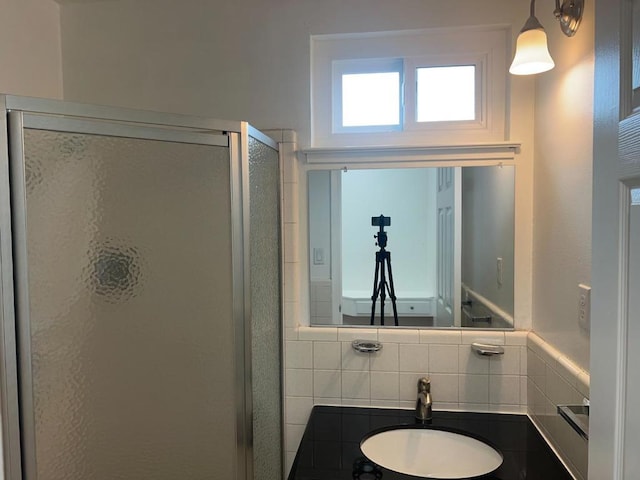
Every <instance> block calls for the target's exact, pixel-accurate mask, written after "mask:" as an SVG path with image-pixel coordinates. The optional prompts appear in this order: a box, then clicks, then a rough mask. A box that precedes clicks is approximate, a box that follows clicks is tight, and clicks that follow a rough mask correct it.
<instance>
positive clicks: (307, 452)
mask: <svg viewBox="0 0 640 480" xmlns="http://www.w3.org/2000/svg"><path fill="white" fill-rule="evenodd" d="M413 414H414V412H413V411H412V410H392V409H379V408H355V407H324V406H316V407H314V408H313V411H312V412H311V417H310V418H309V422H308V423H307V428H306V430H305V432H304V436H303V437H302V442H301V443H300V447H299V448H298V453H297V455H296V458H295V460H294V462H293V466H292V468H291V472H290V474H289V480H343V479H344V480H416V478H419V477H415V476H412V475H405V474H401V473H397V472H393V471H391V470H387V469H385V468H383V467H380V466H377V465H375V464H373V463H371V462H370V461H368V460H367V459H366V458H365V457H364V456H363V454H362V452H361V451H360V442H361V440H362V439H363V437H365V435H367V434H368V433H370V432H371V431H372V430H376V429H379V428H384V427H389V426H393V425H415V424H416V422H415V420H414V417H413ZM431 425H433V426H434V427H442V428H452V429H457V430H463V431H465V432H469V433H471V434H474V435H477V436H480V437H482V438H484V439H486V440H487V441H488V442H489V443H491V444H492V445H493V446H494V447H497V448H498V449H499V450H500V451H501V452H502V455H503V456H504V461H503V462H502V465H501V466H500V467H499V468H498V469H497V470H495V471H494V472H492V473H490V474H488V475H483V476H481V477H474V478H477V479H483V480H565V479H566V480H571V479H572V476H571V475H570V474H569V473H568V472H567V470H566V469H565V468H564V466H563V465H562V463H561V462H560V461H559V460H558V458H557V457H556V456H555V454H554V453H553V452H552V451H551V449H550V448H549V446H548V445H547V443H546V442H545V441H544V440H543V438H542V437H541V436H540V434H539V433H538V430H537V429H536V428H535V427H534V426H533V424H532V423H531V420H529V418H528V417H527V416H526V415H505V414H497V413H471V412H440V411H435V412H433V421H432V422H431ZM427 428H428V426H427Z"/></svg>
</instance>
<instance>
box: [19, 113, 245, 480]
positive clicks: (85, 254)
mask: <svg viewBox="0 0 640 480" xmlns="http://www.w3.org/2000/svg"><path fill="white" fill-rule="evenodd" d="M96 125H97V126H96V127H95V128H96V130H97V131H98V132H97V133H100V132H99V130H100V125H99V122H96ZM22 131H23V135H24V137H23V138H24V141H23V146H24V147H23V148H24V156H23V158H24V164H21V161H22V159H18V160H15V159H14V160H13V161H14V163H13V171H14V172H15V173H14V179H13V180H14V183H16V182H17V183H19V181H20V180H22V181H23V184H24V195H23V201H24V205H23V206H22V209H23V210H24V212H23V214H24V219H23V220H24V221H23V227H22V229H23V230H24V231H20V230H21V229H20V228H17V229H16V230H17V231H16V235H17V237H18V238H21V240H23V243H24V245H25V250H24V251H23V252H20V251H18V252H17V255H18V258H22V260H21V261H19V262H17V264H18V265H17V271H18V272H19V276H20V278H19V281H18V282H17V288H16V290H17V293H18V298H19V304H20V305H21V306H20V307H19V317H18V330H19V340H20V341H19V354H20V358H21V366H20V369H21V387H20V403H21V421H22V427H21V429H22V431H23V434H24V443H23V457H24V465H25V478H27V479H28V480H35V479H38V480H76V479H77V480H91V479H97V480H103V479H104V480H106V479H109V480H112V479H123V480H126V479H131V480H134V479H135V480H145V479H149V480H151V479H153V480H162V479H166V480H176V479H190V480H195V479H220V480H230V479H233V478H236V472H237V464H238V459H237V453H236V452H237V437H238V432H237V430H238V413H237V412H238V406H237V402H238V400H237V397H238V395H237V391H238V387H237V382H236V367H237V365H236V353H235V352H234V348H235V347H234V345H235V338H234V335H235V334H236V331H235V330H234V329H235V328H236V327H234V323H233V316H234V292H233V285H234V283H233V265H232V217H231V211H232V205H231V203H232V201H231V198H232V192H231V184H232V182H231V181H230V178H231V176H232V174H231V172H230V168H231V167H230V163H231V162H230V152H229V148H228V146H217V145H213V144H210V145H205V144H197V143H193V142H189V141H180V142H178V141H159V140H157V139H156V140H150V139H143V138H123V137H116V136H108V135H104V134H93V133H73V132H63V131H50V130H46V129H30V128H25V129H24V130H22ZM212 138H223V139H226V137H222V136H212ZM214 143H215V142H214ZM16 169H17V171H16ZM21 177H22V178H21ZM18 207H19V206H18ZM18 223H20V222H18ZM18 227H19V226H18ZM18 243H20V241H19V242H18ZM234 248H236V247H235V246H234ZM240 248H241V247H240ZM17 250H19V248H18V249H17ZM241 405H242V404H240V406H241Z"/></svg>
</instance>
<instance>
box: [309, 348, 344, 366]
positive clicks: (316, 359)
mask: <svg viewBox="0 0 640 480" xmlns="http://www.w3.org/2000/svg"><path fill="white" fill-rule="evenodd" d="M341 357H342V348H341V345H340V344H339V343H338V342H314V344H313V368H314V369H322V370H340V368H341V367H342V358H341Z"/></svg>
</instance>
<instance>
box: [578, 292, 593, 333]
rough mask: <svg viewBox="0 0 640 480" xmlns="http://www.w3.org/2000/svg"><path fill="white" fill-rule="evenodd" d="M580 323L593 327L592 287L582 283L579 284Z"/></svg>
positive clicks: (581, 325)
mask: <svg viewBox="0 0 640 480" xmlns="http://www.w3.org/2000/svg"><path fill="white" fill-rule="evenodd" d="M578 325H580V327H582V328H584V329H585V330H589V329H590V328H591V287H589V286H588V285H583V284H582V283H581V284H580V285H578Z"/></svg>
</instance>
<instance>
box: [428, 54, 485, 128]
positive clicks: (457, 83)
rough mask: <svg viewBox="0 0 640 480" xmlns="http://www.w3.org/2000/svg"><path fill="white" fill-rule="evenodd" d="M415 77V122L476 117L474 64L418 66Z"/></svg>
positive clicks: (446, 120) (447, 120) (473, 118)
mask: <svg viewBox="0 0 640 480" xmlns="http://www.w3.org/2000/svg"><path fill="white" fill-rule="evenodd" d="M416 78H417V89H418V91H417V105H416V111H417V115H416V116H417V118H416V121H418V122H450V121H461V120H475V118H476V99H475V91H476V67H475V66H473V65H466V66H460V67H427V68H417V69H416Z"/></svg>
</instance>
